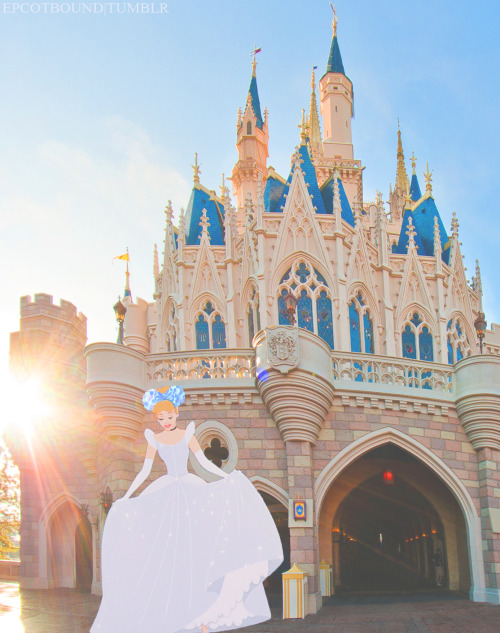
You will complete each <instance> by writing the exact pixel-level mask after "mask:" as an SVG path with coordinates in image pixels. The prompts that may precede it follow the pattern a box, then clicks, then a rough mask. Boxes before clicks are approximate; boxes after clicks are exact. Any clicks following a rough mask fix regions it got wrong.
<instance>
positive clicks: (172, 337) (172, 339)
mask: <svg viewBox="0 0 500 633" xmlns="http://www.w3.org/2000/svg"><path fill="white" fill-rule="evenodd" d="M167 315H168V321H167V331H166V337H165V338H166V341H165V342H166V347H167V352H176V351H177V329H178V326H179V320H178V319H177V314H176V311H175V305H174V304H173V303H170V305H169V306H168V308H167Z"/></svg>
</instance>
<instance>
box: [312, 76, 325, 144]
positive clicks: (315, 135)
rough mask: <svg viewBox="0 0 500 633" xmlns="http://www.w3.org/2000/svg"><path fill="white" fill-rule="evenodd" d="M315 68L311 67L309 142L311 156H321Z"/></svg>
mask: <svg viewBox="0 0 500 633" xmlns="http://www.w3.org/2000/svg"><path fill="white" fill-rule="evenodd" d="M316 68H317V66H313V67H312V71H311V103H310V104H309V142H310V143H311V150H312V152H313V154H316V155H320V156H322V155H323V144H322V140H321V127H320V125H319V115H318V105H317V102H316V77H315V74H314V71H315V70H316Z"/></svg>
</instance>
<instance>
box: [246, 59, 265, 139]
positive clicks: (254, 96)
mask: <svg viewBox="0 0 500 633" xmlns="http://www.w3.org/2000/svg"><path fill="white" fill-rule="evenodd" d="M248 94H249V96H250V101H251V104H252V108H253V112H254V114H255V116H256V118H257V123H256V126H257V127H258V128H259V129H261V130H262V128H263V126H264V120H263V119H262V113H261V111H260V100H259V91H258V90H257V77H256V76H255V71H254V72H252V79H251V80H250V88H249V89H248Z"/></svg>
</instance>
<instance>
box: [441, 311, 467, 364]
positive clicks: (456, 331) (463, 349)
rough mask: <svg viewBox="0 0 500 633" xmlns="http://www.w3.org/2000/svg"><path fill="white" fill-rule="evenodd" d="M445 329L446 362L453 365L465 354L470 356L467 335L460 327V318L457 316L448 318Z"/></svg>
mask: <svg viewBox="0 0 500 633" xmlns="http://www.w3.org/2000/svg"><path fill="white" fill-rule="evenodd" d="M446 330H447V336H446V340H447V345H448V363H449V364H450V365H454V364H455V363H458V361H459V360H462V358H464V357H465V356H470V354H471V349H470V343H469V339H468V337H467V335H466V334H465V332H464V330H463V329H462V325H461V324H460V320H459V319H458V318H454V319H450V320H449V321H448V326H447V328H446Z"/></svg>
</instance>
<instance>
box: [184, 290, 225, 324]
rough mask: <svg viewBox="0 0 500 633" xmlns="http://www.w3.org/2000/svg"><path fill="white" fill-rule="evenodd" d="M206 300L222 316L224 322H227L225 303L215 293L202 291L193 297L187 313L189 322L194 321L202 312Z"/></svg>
mask: <svg viewBox="0 0 500 633" xmlns="http://www.w3.org/2000/svg"><path fill="white" fill-rule="evenodd" d="M207 302H210V303H211V304H212V305H213V306H214V308H215V311H216V312H218V313H219V314H220V315H221V316H222V318H223V319H224V322H227V314H226V309H225V308H226V306H225V304H224V303H222V302H221V301H219V299H218V297H217V296H216V295H214V294H212V293H210V292H203V293H201V294H199V295H198V296H197V297H195V299H194V300H193V301H192V303H191V309H190V313H189V320H190V321H191V323H194V322H195V320H196V318H197V316H198V315H199V314H201V313H202V312H203V308H204V306H205V305H206V304H207Z"/></svg>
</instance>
